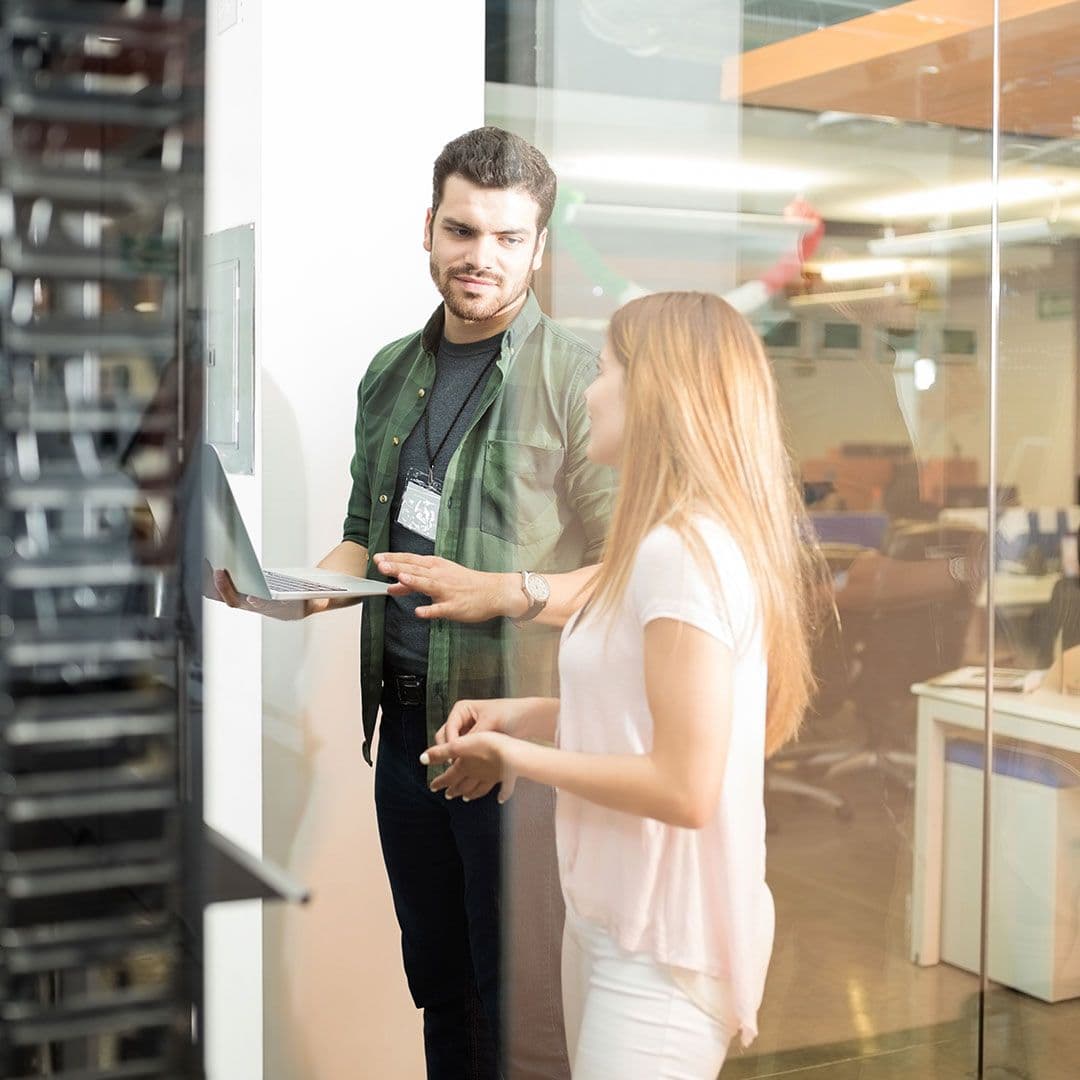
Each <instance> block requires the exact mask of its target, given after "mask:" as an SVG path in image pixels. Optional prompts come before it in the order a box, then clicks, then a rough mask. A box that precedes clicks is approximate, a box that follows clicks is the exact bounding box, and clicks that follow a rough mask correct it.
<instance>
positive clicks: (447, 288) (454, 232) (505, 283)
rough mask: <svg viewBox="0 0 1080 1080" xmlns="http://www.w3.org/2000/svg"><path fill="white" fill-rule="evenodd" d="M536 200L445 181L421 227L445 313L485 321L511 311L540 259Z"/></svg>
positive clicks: (461, 180) (541, 236) (456, 180)
mask: <svg viewBox="0 0 1080 1080" xmlns="http://www.w3.org/2000/svg"><path fill="white" fill-rule="evenodd" d="M538 211H539V207H538V205H537V202H536V200H535V199H534V198H533V197H532V196H531V195H528V194H527V193H526V192H524V191H522V190H520V189H518V188H481V187H477V186H476V185H475V184H472V183H470V182H469V181H468V180H466V179H465V178H464V177H461V176H456V175H452V176H448V177H447V178H446V182H445V183H444V185H443V194H442V201H441V202H440V203H439V209H438V211H437V212H436V213H435V214H434V215H432V212H431V211H430V210H429V211H428V213H427V220H426V221H425V223H424V250H425V251H427V252H429V253H430V256H431V259H430V262H431V279H432V280H433V281H434V282H435V287H436V288H437V289H438V290H439V292H440V293H441V294H442V298H443V300H444V302H445V303H446V307H447V310H449V311H450V312H451V313H452V314H453V315H455V316H457V318H459V319H463V320H465V321H467V322H486V321H487V320H489V319H493V318H495V317H497V316H499V315H501V314H503V313H505V312H507V311H508V310H512V309H513V308H514V307H515V306H520V304H521V301H522V298H523V297H524V295H525V293H526V292H527V290H528V288H529V284H530V282H531V281H532V276H533V272H534V271H536V270H538V269H539V268H540V263H541V262H542V260H543V255H544V244H545V243H546V241H547V229H544V230H543V231H541V232H540V234H539V235H537V231H536V216H537V213H538Z"/></svg>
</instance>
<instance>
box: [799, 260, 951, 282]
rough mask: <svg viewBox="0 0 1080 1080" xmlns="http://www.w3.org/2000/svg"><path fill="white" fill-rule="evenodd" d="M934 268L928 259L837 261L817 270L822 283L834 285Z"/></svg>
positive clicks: (924, 271)
mask: <svg viewBox="0 0 1080 1080" xmlns="http://www.w3.org/2000/svg"><path fill="white" fill-rule="evenodd" d="M809 268H810V269H813V268H814V267H812V266H811V267H809ZM933 268H934V264H933V263H932V262H930V261H929V260H928V259H837V260H836V261H835V262H826V263H819V264H818V265H817V267H816V270H817V272H818V273H819V274H820V275H821V280H822V281H827V282H830V283H833V282H839V281H859V280H861V279H864V278H891V277H903V276H904V274H926V273H929V272H930V271H931V270H932V269H933Z"/></svg>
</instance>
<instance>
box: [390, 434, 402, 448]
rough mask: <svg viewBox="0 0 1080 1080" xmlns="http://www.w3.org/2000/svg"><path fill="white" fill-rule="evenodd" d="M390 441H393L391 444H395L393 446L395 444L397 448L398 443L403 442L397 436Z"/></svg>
mask: <svg viewBox="0 0 1080 1080" xmlns="http://www.w3.org/2000/svg"><path fill="white" fill-rule="evenodd" d="M390 441H391V442H392V443H393V444H394V445H395V446H397V445H398V443H400V442H401V440H400V439H399V438H398V437H397V436H396V435H395V436H394V437H393V438H392V439H391V440H390Z"/></svg>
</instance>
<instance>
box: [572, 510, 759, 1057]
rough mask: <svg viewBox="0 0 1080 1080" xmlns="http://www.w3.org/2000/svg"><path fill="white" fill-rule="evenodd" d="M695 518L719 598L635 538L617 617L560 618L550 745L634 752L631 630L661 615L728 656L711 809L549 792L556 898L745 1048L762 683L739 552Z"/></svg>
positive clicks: (638, 652)
mask: <svg viewBox="0 0 1080 1080" xmlns="http://www.w3.org/2000/svg"><path fill="white" fill-rule="evenodd" d="M697 524H698V527H699V529H700V530H701V533H702V537H703V539H704V540H705V543H706V546H707V548H708V551H709V554H710V556H711V558H712V560H713V563H714V565H715V567H716V570H717V574H718V577H719V581H720V583H721V593H720V594H719V595H718V594H717V592H716V590H715V588H714V586H713V585H712V584H711V579H710V577H709V575H708V574H707V573H706V572H704V571H703V570H702V568H701V567H700V566H698V565H697V563H696V561H695V559H694V557H693V556H692V554H691V551H690V549H689V547H688V546H687V544H686V543H685V542H684V541H683V540H682V539H681V538H680V536H679V535H678V534H677V533H676V532H675V531H674V530H672V529H671V528H669V527H667V526H662V527H659V528H657V529H654V530H653V531H652V532H651V533H649V535H648V536H647V537H646V538H645V540H644V542H643V543H642V545H641V548H640V550H639V552H638V556H637V560H636V562H635V566H634V570H633V574H632V577H631V580H630V583H629V587H628V589H627V592H626V595H625V596H624V598H623V600H622V602H621V605H620V607H619V608H618V609H617V611H615V612H614V613H613V615H612V616H607V615H605V616H596V615H590V616H587V617H586V618H585V619H584V620H583V621H582V623H581V625H580V626H578V627H577V628H576V629H575V628H574V623H573V622H571V623H570V625H568V626H567V628H566V630H565V631H564V633H563V642H562V650H561V655H560V661H559V670H560V676H561V708H560V713H559V732H558V742H559V746H560V747H562V748H563V749H566V750H576V751H581V752H584V753H592V754H644V753H647V752H648V750H649V749H650V747H651V745H652V736H653V719H652V715H651V714H650V712H649V707H648V703H647V700H646V694H645V676H644V649H643V646H644V631H645V626H646V625H647V624H648V623H649V622H651V621H652V620H653V619H665V618H666V619H676V620H679V621H681V622H685V623H688V624H690V625H691V626H694V627H697V628H698V629H700V630H703V631H705V632H706V633H708V634H711V635H713V636H714V637H715V638H716V639H717V640H719V641H721V642H723V643H724V644H725V645H726V646H728V647H729V648H730V649H731V650H732V652H733V653H734V666H733V671H734V676H733V680H734V681H733V686H732V692H733V703H734V708H733V713H732V731H731V737H730V745H729V749H728V758H727V764H726V768H725V773H724V782H723V789H722V793H721V796H720V801H719V804H718V806H717V808H716V811H715V813H714V814H713V816H712V818H711V820H710V821H708V822H707V824H706V825H705V826H704V827H703V828H701V829H684V828H678V827H676V826H671V825H664V824H662V823H661V822H659V821H656V820H653V819H649V818H642V817H637V816H635V815H632V814H625V813H620V812H619V811H615V810H607V809H605V808H603V807H600V806H597V805H595V804H594V803H590V802H587V801H586V800H584V799H581V798H578V797H576V796H574V795H570V794H567V793H565V792H559V795H558V807H557V811H556V832H557V841H558V850H559V870H560V876H561V880H562V887H563V893H564V895H565V897H566V902H567V904H568V905H570V906H571V908H572V909H573V910H574V911H575V912H576V913H577V914H578V915H579V916H581V917H582V918H585V919H589V920H592V921H593V922H595V923H598V924H599V925H601V926H602V927H604V928H605V929H606V930H607V931H608V932H609V933H610V934H611V935H612V936H613V937H614V938H615V939H616V941H618V943H619V944H620V945H621V946H622V947H623V948H625V949H627V950H629V951H632V952H643V953H646V954H648V955H650V956H651V957H653V958H654V959H655V960H657V961H658V962H660V963H662V964H666V965H669V966H670V967H671V968H672V973H673V974H674V975H675V976H676V977H677V980H678V981H679V982H680V983H681V984H682V985H683V986H684V988H685V989H686V991H687V992H688V994H689V995H690V996H691V997H692V998H693V999H694V1000H695V1001H697V1002H698V1003H699V1004H701V1005H702V1007H704V1008H706V1009H707V1010H708V1011H710V1012H712V1013H714V1014H718V1013H722V1014H723V1015H721V1016H720V1018H721V1019H723V1020H725V1021H726V1022H729V1023H733V1024H734V1025H735V1026H736V1027H737V1028H738V1029H739V1030H740V1031H741V1033H742V1041H743V1043H744V1045H745V1044H748V1043H749V1042H750V1041H751V1040H752V1039H753V1038H754V1037H755V1036H756V1034H757V1010H758V1007H759V1005H760V1004H761V997H762V993H763V991H764V986H765V974H766V971H767V969H768V964H769V956H770V954H771V952H772V941H773V925H774V912H773V902H772V895H771V893H770V892H769V889H768V886H767V885H766V884H765V811H764V806H763V789H764V760H765V701H766V682H767V675H766V665H765V657H764V653H763V650H762V644H761V633H760V626H759V622H758V617H757V611H758V604H757V600H756V591H755V589H754V587H753V583H752V580H751V578H750V574H749V571H748V570H747V567H746V563H745V561H744V559H743V557H742V554H741V552H740V551H739V549H738V547H737V546H736V544H735V542H734V541H733V539H732V538H731V535H730V533H729V532H728V531H727V530H726V529H725V528H723V526H721V525H720V524H718V523H717V522H715V521H712V520H710V519H706V518H700V519H698V522H697ZM571 631H572V632H571ZM710 704H711V703H710V702H708V701H702V702H701V707H702V708H703V709H708V708H709V707H710Z"/></svg>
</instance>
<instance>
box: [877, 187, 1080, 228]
mask: <svg viewBox="0 0 1080 1080" xmlns="http://www.w3.org/2000/svg"><path fill="white" fill-rule="evenodd" d="M1078 191H1080V178H1076V179H1074V178H1072V177H1070V178H1069V179H1065V178H1064V177H1060V176H1016V177H1012V178H1010V179H1008V180H1001V181H999V182H998V186H997V201H998V205H999V206H1016V205H1018V204H1020V203H1029V202H1036V201H1039V200H1045V199H1060V198H1063V197H1065V196H1069V195H1073V194H1075V193H1076V192H1078ZM993 200H994V188H993V185H992V184H991V183H990V181H989V180H978V181H976V182H974V183H968V184H951V185H949V186H947V187H940V188H921V189H919V190H918V191H906V192H904V193H903V194H901V195H886V196H884V197H883V198H880V199H869V200H868V201H867V202H864V203H862V204H861V205H860V206H859V210H860V212H862V213H863V214H866V215H867V216H868V217H871V218H885V219H903V218H932V217H937V216H938V215H940V214H965V213H968V214H970V213H974V212H975V211H978V210H985V211H986V212H987V213H989V211H990V205H991V203H992V202H993Z"/></svg>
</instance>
